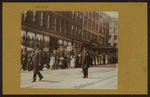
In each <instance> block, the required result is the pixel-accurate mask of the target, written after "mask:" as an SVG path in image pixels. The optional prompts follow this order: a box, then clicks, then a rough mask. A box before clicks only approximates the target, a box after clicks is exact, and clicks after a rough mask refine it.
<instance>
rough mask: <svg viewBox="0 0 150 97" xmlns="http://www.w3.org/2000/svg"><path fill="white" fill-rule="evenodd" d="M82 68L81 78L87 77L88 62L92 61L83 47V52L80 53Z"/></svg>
mask: <svg viewBox="0 0 150 97" xmlns="http://www.w3.org/2000/svg"><path fill="white" fill-rule="evenodd" d="M82 56H83V57H82V66H81V67H82V70H83V75H84V76H83V77H82V78H88V68H89V64H90V63H91V62H92V58H91V62H89V59H90V55H89V53H88V52H87V51H85V48H84V50H83V54H82Z"/></svg>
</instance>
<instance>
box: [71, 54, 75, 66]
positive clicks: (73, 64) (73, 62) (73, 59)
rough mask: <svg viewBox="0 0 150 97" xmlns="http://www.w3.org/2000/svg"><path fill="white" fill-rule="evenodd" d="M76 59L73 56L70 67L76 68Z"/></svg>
mask: <svg viewBox="0 0 150 97" xmlns="http://www.w3.org/2000/svg"><path fill="white" fill-rule="evenodd" d="M75 60H76V59H75V57H72V56H71V61H70V67H72V68H74V67H75Z"/></svg>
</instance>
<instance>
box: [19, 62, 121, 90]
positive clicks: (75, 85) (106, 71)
mask: <svg viewBox="0 0 150 97" xmlns="http://www.w3.org/2000/svg"><path fill="white" fill-rule="evenodd" d="M81 70H82V69H81V68H66V69H55V70H50V69H47V68H44V69H43V70H42V71H41V73H42V75H43V76H44V78H43V79H42V80H41V81H38V79H39V78H38V76H37V81H36V82H31V81H32V76H33V71H27V70H26V71H23V70H21V88H49V89H117V82H118V81H117V79H118V64H107V65H98V66H93V67H90V68H89V69H88V72H89V75H88V78H82V77H83V73H81Z"/></svg>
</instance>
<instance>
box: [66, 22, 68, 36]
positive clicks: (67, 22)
mask: <svg viewBox="0 0 150 97" xmlns="http://www.w3.org/2000/svg"><path fill="white" fill-rule="evenodd" d="M65 34H67V35H68V22H66V25H65Z"/></svg>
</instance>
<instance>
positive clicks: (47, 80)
mask: <svg viewBox="0 0 150 97" xmlns="http://www.w3.org/2000/svg"><path fill="white" fill-rule="evenodd" d="M41 82H50V83H60V81H48V80H41Z"/></svg>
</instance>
